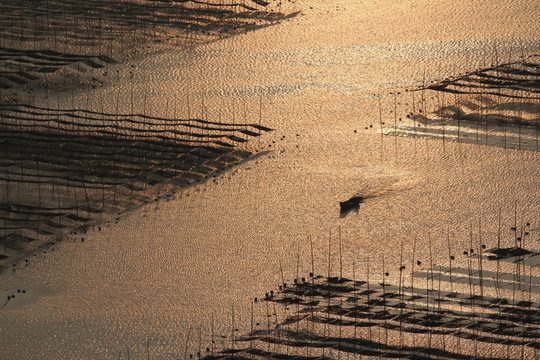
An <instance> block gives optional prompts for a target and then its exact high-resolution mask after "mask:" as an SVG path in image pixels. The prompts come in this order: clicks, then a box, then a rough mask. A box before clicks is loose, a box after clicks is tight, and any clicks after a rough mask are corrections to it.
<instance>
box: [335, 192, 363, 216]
mask: <svg viewBox="0 0 540 360" xmlns="http://www.w3.org/2000/svg"><path fill="white" fill-rule="evenodd" d="M362 200H363V198H362V197H361V196H353V197H352V198H350V199H349V200H347V201H340V202H339V206H340V208H341V211H342V212H343V211H349V210H351V209H358V207H359V206H360V203H361V202H362Z"/></svg>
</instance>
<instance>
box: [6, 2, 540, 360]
mask: <svg viewBox="0 0 540 360" xmlns="http://www.w3.org/2000/svg"><path fill="white" fill-rule="evenodd" d="M295 6H296V7H297V8H301V9H302V14H301V15H299V16H297V17H295V18H291V19H289V20H287V21H285V22H283V23H281V24H279V25H276V26H271V27H266V28H263V29H259V30H257V31H253V32H248V33H246V34H242V35H239V36H236V37H232V38H229V39H225V40H220V41H216V42H213V43H209V44H206V45H202V46H199V47H197V48H195V49H191V50H182V49H176V48H171V49H169V50H164V51H161V52H159V53H157V54H154V55H150V56H146V57H142V58H140V59H139V60H134V61H133V62H129V63H127V64H117V65H111V68H110V69H109V72H110V73H111V74H115V72H116V70H118V73H117V75H113V77H112V80H111V81H110V82H107V83H105V85H104V86H103V87H102V88H98V89H95V90H93V92H91V93H90V94H89V93H87V92H85V91H79V92H75V93H70V94H64V95H69V96H65V97H64V96H60V97H59V98H58V99H55V100H56V101H57V102H58V104H59V105H66V106H67V105H73V104H75V105H77V104H80V105H81V106H83V105H85V104H88V103H90V104H92V105H93V106H95V107H97V108H98V109H100V110H101V108H103V109H115V107H116V106H117V105H116V104H117V99H118V100H119V101H118V103H119V105H118V106H119V109H120V111H122V110H125V111H128V110H129V108H130V101H129V99H130V97H131V95H132V94H133V97H134V99H135V104H136V105H135V107H136V108H137V107H139V110H141V109H142V103H143V94H144V93H146V94H147V95H146V96H147V97H148V108H147V109H145V110H146V111H147V112H148V113H151V114H152V115H154V116H164V115H167V116H169V117H173V116H180V117H185V116H186V115H190V114H196V115H202V116H203V117H207V118H208V119H214V120H215V119H219V118H220V117H221V118H222V119H224V120H228V121H231V120H232V119H242V120H248V121H249V122H255V123H257V122H258V121H259V119H260V120H261V123H262V124H263V125H265V126H268V127H270V128H273V129H275V131H274V132H272V133H270V134H266V135H264V136H262V137H261V138H258V139H255V140H252V141H250V142H249V143H248V144H247V145H245V148H246V149H247V150H252V151H257V152H258V155H256V156H255V157H253V158H252V159H251V160H250V161H247V162H244V163H242V164H240V165H239V166H237V167H235V168H233V169H231V170H230V171H228V172H226V173H223V174H221V175H220V176H218V177H217V178H215V179H211V180H209V181H207V182H206V183H204V184H201V185H197V186H194V187H191V188H189V189H188V190H185V191H183V192H181V193H177V194H176V195H175V196H174V197H172V198H170V199H168V200H161V201H158V202H155V203H153V204H148V205H146V206H144V207H142V208H140V209H137V210H134V211H133V212H131V213H129V214H128V215H126V216H124V217H122V218H121V219H120V220H119V223H118V224H111V225H110V226H103V228H102V230H101V231H98V229H97V228H95V229H93V230H91V231H89V233H87V234H84V235H80V234H79V235H76V236H72V237H71V238H70V239H69V240H68V241H64V242H62V243H60V244H58V245H55V246H54V248H53V249H49V250H48V251H47V253H46V254H43V253H41V254H39V255H38V256H36V257H33V258H31V259H30V261H29V263H28V264H27V265H21V266H19V267H17V268H16V271H15V272H11V271H6V272H4V273H3V274H2V275H1V277H0V293H1V294H2V296H7V295H9V294H10V293H16V290H17V289H24V290H26V292H25V293H24V294H22V293H16V298H15V299H14V300H13V301H10V303H9V304H8V305H6V306H5V307H4V308H3V309H2V310H0V347H1V348H2V349H3V350H2V352H3V354H6V355H5V356H7V358H12V359H17V358H20V359H27V358H39V359H56V358H81V359H82V358H85V359H86V358H107V357H110V358H117V357H118V356H119V354H120V353H121V355H122V358H127V352H128V351H129V353H130V356H131V358H141V357H143V356H146V353H147V350H148V349H147V346H148V344H149V350H150V354H151V357H152V358H156V359H159V358H163V359H169V358H182V357H183V356H184V354H185V352H186V350H185V349H186V346H187V348H188V351H187V353H188V354H190V353H192V354H193V353H196V352H197V349H198V346H199V345H198V342H199V334H200V337H201V344H202V348H203V349H204V348H206V346H209V341H210V334H211V327H212V324H213V327H215V333H216V337H217V339H218V340H217V342H216V346H218V347H220V346H227V345H229V344H230V334H231V322H232V321H233V318H234V324H235V328H236V327H237V328H238V333H241V332H242V331H245V330H246V329H248V328H249V318H250V306H251V305H250V304H251V302H252V301H253V298H254V297H261V296H264V293H265V292H267V291H269V290H270V289H275V288H276V287H277V285H278V284H279V283H281V281H282V279H281V277H282V275H281V271H280V268H281V269H282V270H283V277H284V278H285V279H289V280H290V279H292V278H293V277H294V276H296V271H297V249H298V247H300V252H299V253H300V262H299V272H300V273H301V274H304V276H305V275H306V274H307V273H308V272H309V271H311V269H310V268H311V256H310V242H309V238H311V239H312V241H313V247H314V257H315V272H316V273H326V272H327V270H328V269H327V266H328V261H327V260H326V259H327V254H328V239H329V238H331V239H333V240H332V241H333V242H334V243H335V242H337V233H338V231H340V232H341V238H342V241H343V254H344V255H343V257H344V270H343V271H344V273H347V274H350V273H351V272H352V264H353V262H354V263H356V265H357V266H359V267H360V266H364V265H363V264H364V263H365V261H366V257H367V256H370V257H371V264H372V265H371V266H372V267H373V269H374V270H373V271H374V273H375V272H380V271H379V270H380V266H381V260H382V256H383V254H384V256H385V261H386V264H387V266H390V267H391V266H392V265H388V264H394V265H395V264H399V245H400V243H401V242H402V241H403V242H404V243H405V244H409V243H410V242H411V241H412V239H414V238H415V237H417V238H418V240H417V241H418V248H417V254H420V255H418V256H424V257H425V256H427V237H428V236H427V235H428V234H429V237H430V238H431V240H432V241H433V244H434V250H435V255H434V256H435V260H437V259H441V257H442V256H443V255H444V254H445V253H446V251H447V248H446V245H445V244H446V233H447V231H448V229H449V231H450V234H451V236H452V239H454V240H453V241H454V244H453V245H452V246H454V247H455V248H456V249H460V248H462V247H466V246H467V244H468V241H469V240H468V237H469V230H470V229H469V227H470V224H471V222H472V223H473V224H475V225H474V226H475V227H476V226H477V225H476V224H477V223H478V220H479V219H480V218H481V219H482V231H483V234H482V237H483V238H484V239H485V241H486V242H488V243H491V244H493V243H494V242H495V241H496V233H497V216H498V211H499V209H502V220H503V223H505V224H510V223H513V221H514V204H515V201H517V203H518V214H519V218H520V221H521V220H523V221H530V222H531V223H532V224H533V226H534V227H537V226H538V225H539V224H538V222H539V221H540V220H539V219H538V213H539V210H540V207H539V202H538V199H539V197H540V187H539V186H538V185H539V184H538V179H539V178H540V163H539V161H538V153H537V152H527V151H517V150H506V149H502V148H496V147H487V146H479V145H476V144H466V143H454V142H448V141H446V142H442V141H437V140H430V139H428V140H426V139H419V138H398V137H385V136H382V135H381V134H380V133H378V132H377V131H376V130H377V128H378V127H379V120H380V117H381V118H382V121H387V122H392V121H394V116H395V114H394V105H395V106H396V109H397V116H399V117H401V116H403V115H404V114H406V113H407V112H408V111H410V107H411V99H410V98H408V95H407V94H404V90H405V89H406V88H411V87H416V86H419V85H422V83H425V82H429V81H431V80H440V79H443V78H445V77H449V76H455V75H456V74H459V73H462V72H466V71H470V70H473V69H476V68H479V67H482V66H483V65H485V64H490V63H493V62H495V61H496V60H499V59H505V60H506V59H517V58H518V57H519V56H520V55H522V54H530V53H535V52H536V53H538V52H539V51H540V45H539V43H540V39H539V38H538V34H539V30H540V8H539V5H538V3H537V2H535V1H524V0H521V1H490V2H477V1H473V2H467V4H463V2H457V1H456V2H454V3H449V2H433V1H419V0H417V1H415V0H410V1H401V2H399V4H395V3H394V2H391V1H365V2H356V1H337V2H331V3H329V2H326V1H318V0H317V1H315V0H314V1H303V2H300V3H297V4H296V5H295ZM132 65H133V66H134V67H132ZM131 69H135V70H134V71H133V77H132V78H131V76H130V75H129V71H130V70H131ZM396 91H399V92H401V93H402V94H400V96H399V98H398V99H397V100H396V102H394V95H390V92H396ZM379 100H380V102H379ZM35 101H36V103H39V102H40V101H42V102H45V99H40V98H39V97H38V98H37V99H36V100H35ZM398 102H399V104H398ZM188 104H189V105H188ZM379 104H381V114H380V113H379ZM136 110H137V109H136ZM371 125H372V126H373V127H370V126H371ZM366 128H367V129H366ZM355 194H363V195H367V197H368V199H367V200H366V202H365V203H363V204H361V207H360V210H359V212H358V214H355V213H350V214H349V215H348V216H347V217H344V218H340V216H339V215H340V214H339V201H343V200H345V199H348V198H349V197H350V196H352V195H355ZM507 228H508V226H507V227H505V228H504V232H503V235H504V239H505V241H508V245H510V239H513V234H512V233H511V232H510V230H509V229H507ZM82 237H84V242H82V241H81V238H82ZM331 252H332V256H333V257H332V263H331V268H332V269H331V270H332V272H334V273H335V272H337V271H338V258H339V255H338V252H337V247H336V246H334V247H333V249H332V250H331ZM405 252H406V254H405V256H409V257H410V255H411V253H412V249H411V248H410V247H409V246H406V247H405ZM462 261H465V260H462ZM396 266H397V265H396ZM362 271H363V270H362ZM362 274H363V273H362ZM390 276H391V277H394V276H396V274H395V273H392V272H391V274H390ZM254 311H255V317H256V318H258V319H260V321H262V322H264V321H266V318H265V317H264V314H265V312H266V309H265V305H264V304H262V305H261V304H258V305H257V306H255V310H254ZM2 356H4V355H2Z"/></svg>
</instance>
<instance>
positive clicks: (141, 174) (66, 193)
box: [0, 104, 271, 256]
mask: <svg viewBox="0 0 540 360" xmlns="http://www.w3.org/2000/svg"><path fill="white" fill-rule="evenodd" d="M0 119H1V120H0V123H1V125H0V128H1V131H0V149H1V150H0V151H1V152H2V154H4V156H3V157H2V159H0V184H1V187H0V191H1V197H0V198H1V199H2V200H3V201H2V202H1V203H0V246H1V248H2V250H3V252H4V256H5V255H9V253H10V252H13V251H15V252H16V251H21V250H22V251H26V250H28V249H31V248H33V247H34V246H35V245H36V244H33V243H34V241H35V240H38V239H39V240H41V241H40V242H43V241H44V240H47V239H48V240H53V239H55V238H57V237H58V236H61V235H63V234H66V233H69V232H72V231H74V230H75V229H81V228H85V226H87V225H88V224H90V223H93V222H96V221H97V220H99V219H100V218H101V217H102V216H103V215H116V214H119V213H121V212H123V211H126V210H129V209H131V208H133V207H135V206H137V205H139V204H143V203H148V202H150V201H154V200H156V199H157V198H158V197H162V196H165V195H166V196H172V193H173V192H175V191H176V190H178V189H180V188H182V187H185V186H188V185H190V184H193V183H197V182H200V181H202V180H204V179H205V178H209V177H212V176H216V175H217V174H218V173H220V172H222V171H225V170H226V169H228V168H230V167H232V166H234V165H235V164H238V163H239V162H240V161H242V160H244V159H246V158H247V157H248V156H250V155H251V153H249V152H247V151H244V150H241V149H239V148H238V147H237V145H238V144H241V143H243V142H246V141H248V140H249V139H250V138H253V137H258V136H259V135H261V134H263V133H266V132H268V131H270V130H271V129H269V128H266V127H264V126H261V125H259V124H249V123H241V122H238V121H235V122H234V123H233V124H229V123H226V122H212V121H208V120H203V119H198V118H193V119H168V118H158V117H152V116H148V115H143V114H109V113H103V112H95V111H89V110H79V109H50V108H43V107H38V106H31V105H22V104H18V105H13V104H0ZM38 243H39V242H38Z"/></svg>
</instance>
